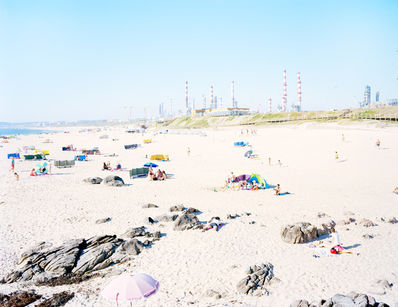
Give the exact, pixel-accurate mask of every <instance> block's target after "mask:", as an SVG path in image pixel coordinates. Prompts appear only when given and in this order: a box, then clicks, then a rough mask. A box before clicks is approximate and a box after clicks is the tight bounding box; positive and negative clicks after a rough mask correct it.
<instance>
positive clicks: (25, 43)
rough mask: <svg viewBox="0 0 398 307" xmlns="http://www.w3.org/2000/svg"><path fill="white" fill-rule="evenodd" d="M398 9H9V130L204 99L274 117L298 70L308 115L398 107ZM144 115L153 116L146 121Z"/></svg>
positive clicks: (1, 83)
mask: <svg viewBox="0 0 398 307" xmlns="http://www.w3.org/2000/svg"><path fill="white" fill-rule="evenodd" d="M397 15H398V2H397V1H393V0H389V1H387V0H382V1H377V2H376V1H370V0H366V1H359V0H356V1H350V2H349V3H347V2H345V1H334V2H319V1H315V0H309V1H277V2H276V1H224V0H222V1H200V2H184V1H167V2H166V1H131V2H130V1H119V2H110V1H93V0H89V1H84V2H83V1H57V2H54V1H1V2H0V106H1V112H0V121H1V122H25V121H58V120H81V119H92V120H97V119H127V118H128V117H129V114H128V110H127V109H126V108H124V107H125V106H132V107H133V117H143V116H144V114H145V113H146V115H147V116H148V117H149V116H156V115H157V114H158V109H159V104H160V103H162V102H163V103H164V104H165V109H166V110H167V111H168V112H170V109H171V103H170V101H172V108H173V111H174V112H175V111H177V110H183V109H184V106H185V104H184V83H185V81H186V80H187V81H188V82H189V98H190V99H191V100H192V99H195V105H196V107H202V95H205V96H206V97H207V101H208V100H209V88H210V85H213V86H214V95H215V96H218V97H219V98H220V97H222V104H223V105H224V106H226V105H228V106H229V105H230V104H231V97H230V82H231V81H232V80H234V81H235V98H236V99H237V100H238V104H239V106H241V107H250V108H252V109H254V110H257V109H258V107H259V105H260V107H261V108H260V110H261V111H262V112H264V111H266V108H265V105H266V100H267V99H268V98H272V100H273V110H276V106H277V105H278V104H279V103H280V102H281V99H282V71H283V69H286V70H287V82H288V97H287V98H288V108H290V106H291V105H292V103H295V102H296V73H297V72H301V80H302V92H303V94H302V105H303V110H328V109H334V108H337V109H341V108H347V107H357V106H358V104H357V103H358V102H359V101H361V100H362V99H363V92H364V88H365V86H366V85H370V86H371V87H372V100H374V94H375V92H376V91H380V94H381V100H382V101H383V100H385V99H388V98H396V97H397V96H398V81H397V75H398V52H397V51H398V35H396V30H397V29H398V19H397V18H396V16H397ZM144 108H145V110H144Z"/></svg>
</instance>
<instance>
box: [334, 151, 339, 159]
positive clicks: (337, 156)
mask: <svg viewBox="0 0 398 307" xmlns="http://www.w3.org/2000/svg"><path fill="white" fill-rule="evenodd" d="M335 158H336V160H338V159H339V154H338V153H337V151H336V153H335Z"/></svg>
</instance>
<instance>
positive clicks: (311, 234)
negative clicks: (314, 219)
mask: <svg viewBox="0 0 398 307" xmlns="http://www.w3.org/2000/svg"><path fill="white" fill-rule="evenodd" d="M328 233H329V228H328V226H327V225H326V224H322V226H321V227H319V228H318V227H316V226H314V225H312V224H310V223H306V222H301V223H296V224H293V225H286V226H284V227H282V229H281V238H282V240H283V241H285V242H287V243H292V244H297V243H306V242H310V241H312V240H313V239H316V238H318V237H319V236H322V235H325V234H328Z"/></svg>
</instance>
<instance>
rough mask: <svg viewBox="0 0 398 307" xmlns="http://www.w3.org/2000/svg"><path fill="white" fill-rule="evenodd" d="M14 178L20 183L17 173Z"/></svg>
mask: <svg viewBox="0 0 398 307" xmlns="http://www.w3.org/2000/svg"><path fill="white" fill-rule="evenodd" d="M14 176H15V180H16V181H19V175H18V174H17V173H14Z"/></svg>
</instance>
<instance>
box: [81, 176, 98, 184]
mask: <svg viewBox="0 0 398 307" xmlns="http://www.w3.org/2000/svg"><path fill="white" fill-rule="evenodd" d="M83 181H84V182H87V183H91V184H100V183H101V182H102V178H100V177H89V178H86V179H83Z"/></svg>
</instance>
